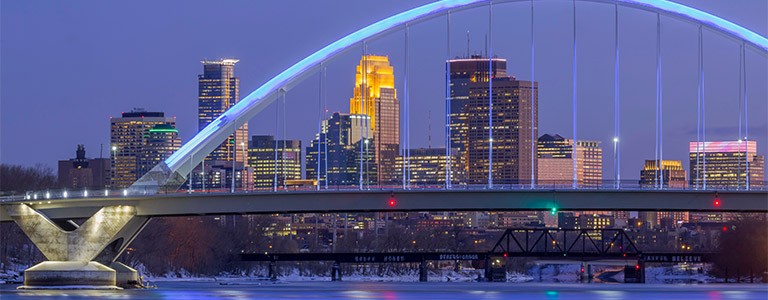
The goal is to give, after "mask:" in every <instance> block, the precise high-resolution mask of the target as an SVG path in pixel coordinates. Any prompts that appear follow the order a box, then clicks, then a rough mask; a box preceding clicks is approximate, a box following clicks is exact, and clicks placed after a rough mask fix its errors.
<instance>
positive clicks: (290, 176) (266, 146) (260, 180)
mask: <svg viewBox="0 0 768 300" xmlns="http://www.w3.org/2000/svg"><path fill="white" fill-rule="evenodd" d="M248 153H249V155H248V165H249V166H250V167H252V168H253V185H254V187H256V188H271V187H273V186H275V184H277V186H278V187H282V186H283V185H284V184H285V181H286V180H298V179H301V141H297V140H277V141H276V140H275V137H274V136H271V135H254V136H252V137H251V142H250V145H248ZM275 156H277V160H275ZM275 161H277V165H275ZM275 170H277V181H275Z"/></svg>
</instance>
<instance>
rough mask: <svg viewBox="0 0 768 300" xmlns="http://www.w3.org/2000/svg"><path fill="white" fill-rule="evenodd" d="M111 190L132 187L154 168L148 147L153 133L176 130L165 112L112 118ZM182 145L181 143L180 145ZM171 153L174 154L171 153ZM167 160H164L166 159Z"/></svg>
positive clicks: (138, 110) (173, 120)
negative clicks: (159, 127) (157, 128)
mask: <svg viewBox="0 0 768 300" xmlns="http://www.w3.org/2000/svg"><path fill="white" fill-rule="evenodd" d="M110 119H111V120H110V123H111V139H110V140H111V142H112V146H111V149H110V150H111V151H110V153H111V154H112V166H111V169H112V176H111V183H110V186H111V187H112V188H125V187H129V186H131V185H132V184H133V183H134V182H135V181H136V180H138V179H139V178H141V176H142V175H144V173H145V172H146V171H148V170H149V169H151V168H152V167H154V165H153V166H147V164H148V163H147V162H146V152H145V150H146V146H147V141H148V140H149V137H150V130H151V129H153V128H155V126H157V125H166V126H168V127H169V128H175V127H176V118H171V117H166V116H165V114H164V113H162V112H148V111H145V110H144V109H141V108H134V109H133V110H132V111H130V112H127V113H126V112H124V113H122V117H120V118H111V117H110ZM179 144H180V142H179ZM171 153H172V152H171ZM163 159H165V158H163Z"/></svg>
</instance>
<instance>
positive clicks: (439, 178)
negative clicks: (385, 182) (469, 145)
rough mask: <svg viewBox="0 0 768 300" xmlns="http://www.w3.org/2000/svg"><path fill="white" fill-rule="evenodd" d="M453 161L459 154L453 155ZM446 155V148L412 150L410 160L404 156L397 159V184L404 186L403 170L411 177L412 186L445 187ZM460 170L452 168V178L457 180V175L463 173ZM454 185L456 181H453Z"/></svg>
mask: <svg viewBox="0 0 768 300" xmlns="http://www.w3.org/2000/svg"><path fill="white" fill-rule="evenodd" d="M451 156H452V157H453V160H456V159H457V158H458V153H453V154H452V155H451ZM446 157H447V156H446V155H445V148H418V149H411V150H410V156H409V157H408V158H406V157H404V156H398V157H397V160H396V161H397V165H396V170H395V172H396V173H395V182H396V183H400V184H402V181H403V170H404V169H405V170H406V174H410V175H409V180H408V182H410V184H411V185H412V186H426V185H444V184H445V173H446V165H447V161H446ZM461 171H462V170H461V169H460V168H452V169H451V173H452V174H453V175H452V176H451V178H454V179H455V177H456V176H455V174H457V173H459V172H461ZM454 179H452V180H454ZM453 182H454V183H456V182H455V180H454V181H453Z"/></svg>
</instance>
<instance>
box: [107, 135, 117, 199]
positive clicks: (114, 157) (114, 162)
mask: <svg viewBox="0 0 768 300" xmlns="http://www.w3.org/2000/svg"><path fill="white" fill-rule="evenodd" d="M112 173H113V175H112V181H114V180H115V178H117V146H115V145H112ZM113 185H114V183H113ZM105 196H106V195H105Z"/></svg>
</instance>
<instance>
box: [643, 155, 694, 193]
mask: <svg viewBox="0 0 768 300" xmlns="http://www.w3.org/2000/svg"><path fill="white" fill-rule="evenodd" d="M640 186H642V187H669V188H685V187H686V186H688V181H686V171H685V169H683V163H682V162H681V161H679V160H662V161H661V166H659V163H658V160H646V161H645V166H643V169H642V170H641V171H640Z"/></svg>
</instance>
